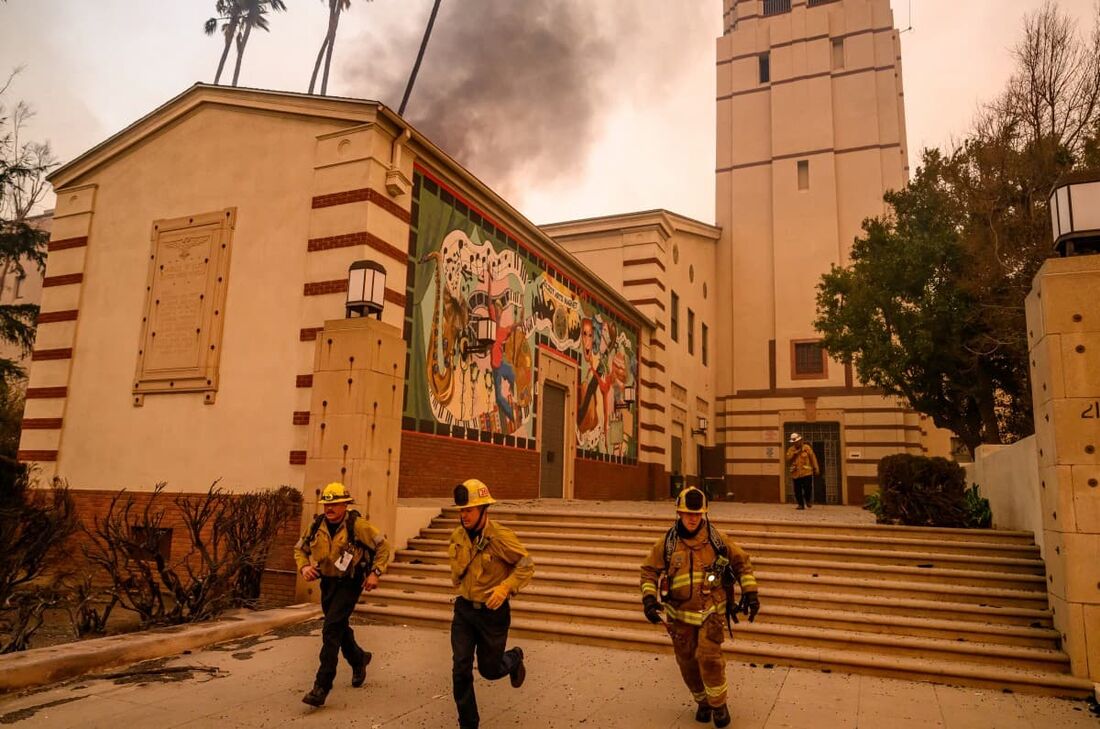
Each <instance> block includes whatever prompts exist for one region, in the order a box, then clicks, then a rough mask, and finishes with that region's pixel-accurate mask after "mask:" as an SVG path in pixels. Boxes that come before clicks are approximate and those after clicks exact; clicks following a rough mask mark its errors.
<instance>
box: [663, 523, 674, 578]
mask: <svg viewBox="0 0 1100 729" xmlns="http://www.w3.org/2000/svg"><path fill="white" fill-rule="evenodd" d="M676 542H677V537H676V527H675V526H673V527H672V528H671V529H669V530H668V531H667V532H665V572H668V565H669V563H670V562H671V561H672V553H673V552H675V551H676Z"/></svg>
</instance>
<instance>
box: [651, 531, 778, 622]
mask: <svg viewBox="0 0 1100 729" xmlns="http://www.w3.org/2000/svg"><path fill="white" fill-rule="evenodd" d="M708 528H710V529H714V532H715V534H717V535H719V537H720V538H721V539H722V540H723V542H725V545H726V557H727V558H728V559H729V561H730V565H731V566H732V567H733V573H734V575H735V577H736V579H737V581H738V582H740V583H741V590H742V591H743V592H756V577H755V576H754V575H753V572H752V561H751V560H750V559H749V555H748V552H746V551H745V550H743V549H741V547H739V546H737V544H735V543H734V542H733V540H731V539H729V538H728V537H727V536H726V535H724V534H721V532H719V531H718V529H717V528H715V527H711V526H710V524H709V522H703V524H702V526H701V527H700V529H699V532H698V533H697V534H696V535H695V536H694V537H691V538H688V539H683V538H677V540H676V546H675V549H673V551H672V554H671V555H670V557H669V560H668V573H667V580H668V591H669V594H668V599H667V600H666V602H665V614H666V615H667V616H668V617H669V618H670V619H672V620H678V621H680V622H684V623H691V624H692V625H701V624H702V623H703V621H704V620H705V619H706V618H707V616H708V615H711V614H714V613H719V614H725V604H726V592H725V590H723V589H722V585H721V578H720V576H719V578H718V579H717V580H715V581H714V582H713V583H711V584H710V585H709V586H708V585H706V584H705V583H704V580H705V579H706V570H707V568H708V567H710V566H711V565H712V564H714V560H715V559H716V557H717V554H716V553H715V549H714V546H713V545H712V544H711V542H710V539H709V538H708V536H707V529H708ZM664 571H665V537H664V536H662V537H661V538H660V539H659V540H658V541H657V543H656V544H654V545H653V548H652V549H651V550H649V555H648V556H647V557H646V559H645V562H643V563H642V579H641V589H642V597H643V598H644V597H645V596H646V595H653V596H654V597H656V598H657V599H660V595H659V594H658V592H657V585H658V582H659V579H660V576H661V573H662V572H664Z"/></svg>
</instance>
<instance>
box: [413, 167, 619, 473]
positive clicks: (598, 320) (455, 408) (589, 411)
mask: <svg viewBox="0 0 1100 729" xmlns="http://www.w3.org/2000/svg"><path fill="white" fill-rule="evenodd" d="M417 177H418V179H417V185H416V195H415V202H414V213H415V221H414V225H415V231H416V232H415V235H416V245H415V283H414V295H413V297H412V299H411V307H410V308H411V314H412V317H411V318H412V322H411V325H412V342H410V349H411V353H412V360H411V362H410V365H409V374H408V379H409V389H408V395H407V397H406V405H405V410H406V412H405V415H406V417H410V418H415V419H417V420H418V421H424V420H429V421H434V422H436V423H441V424H443V425H444V426H450V427H452V428H454V427H458V428H467V429H472V430H475V431H479V432H481V433H492V434H501V435H504V436H511V437H514V438H516V439H517V442H521V443H523V444H524V445H527V446H528V447H533V445H534V438H535V434H536V423H535V420H536V417H535V413H534V409H533V404H534V394H535V380H536V373H535V371H534V367H535V361H536V358H535V353H536V350H537V349H538V347H539V346H540V345H542V346H546V347H550V348H552V349H554V350H556V351H558V352H560V353H562V354H564V355H565V356H567V357H568V358H570V359H572V360H574V361H575V362H577V363H578V372H579V382H578V390H577V397H576V399H575V401H576V403H577V446H578V448H579V449H580V450H581V451H582V452H584V451H589V452H596V453H600V454H604V455H614V456H623V457H626V458H635V457H636V456H637V442H636V440H635V428H634V410H633V408H634V405H633V403H631V404H629V406H627V405H626V404H624V403H623V389H624V388H625V387H627V386H628V385H633V384H634V380H635V376H636V373H637V351H638V346H637V333H636V332H635V331H633V330H631V329H629V328H627V327H625V326H623V325H622V324H621V323H620V322H619V321H618V320H617V319H616V318H615V317H612V316H611V315H610V314H609V313H608V312H607V311H606V310H604V309H603V308H602V307H601V306H599V305H597V304H595V303H593V302H591V301H590V300H588V299H587V297H585V296H583V295H582V294H580V293H579V292H578V291H575V290H573V289H572V288H571V287H570V286H569V285H568V284H566V283H564V282H562V281H561V280H558V278H555V277H554V276H553V275H552V274H551V273H550V272H548V271H547V270H545V269H544V267H543V266H540V265H539V259H538V258H537V257H536V256H535V255H533V254H531V253H530V252H529V251H528V250H527V249H526V248H524V247H523V246H521V245H520V244H519V243H518V242H517V241H515V240H514V239H511V238H509V237H508V236H506V235H505V234H504V233H503V232H502V231H500V230H499V229H498V228H496V227H495V226H494V225H493V224H492V223H491V222H489V221H487V220H485V219H484V218H483V217H482V216H481V215H480V214H478V213H477V211H475V210H471V209H470V208H469V207H467V206H466V205H465V204H463V203H462V202H461V201H460V200H456V199H455V198H454V197H453V196H452V195H451V194H450V193H448V192H447V191H446V190H445V189H441V188H440V186H439V185H438V184H436V183H435V182H434V181H432V180H431V179H429V178H425V177H423V176H421V175H419V174H418V176H417ZM616 404H618V407H616ZM524 439H529V440H528V441H525V440H524Z"/></svg>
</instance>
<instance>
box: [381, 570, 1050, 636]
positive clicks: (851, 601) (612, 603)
mask: <svg viewBox="0 0 1100 729" xmlns="http://www.w3.org/2000/svg"><path fill="white" fill-rule="evenodd" d="M399 565H400V563H395V566H399ZM418 567H419V566H418ZM407 572H408V571H407V570H406V571H402V570H400V569H391V571H390V572H388V573H387V575H386V577H385V584H386V585H389V586H392V587H393V588H394V589H402V590H412V591H427V592H440V593H444V594H447V595H451V594H453V593H454V586H453V585H452V584H451V580H450V576H449V573H446V574H444V573H442V572H437V573H434V574H433V573H430V572H419V571H415V572H412V573H411V574H409V573H407ZM760 594H761V597H762V599H765V600H767V604H768V606H769V608H770V607H771V606H786V607H791V608H805V609H811V610H820V611H826V612H835V611H836V610H838V606H843V610H844V611H846V612H848V613H852V614H853V615H855V616H857V617H858V618H860V619H861V620H868V621H878V622H881V623H882V624H884V625H888V624H890V621H892V620H893V619H894V618H902V619H928V620H933V621H953V622H956V623H958V624H959V625H960V626H962V627H960V629H961V630H966V629H969V628H967V627H965V626H971V625H973V624H977V625H978V626H982V627H986V626H988V627H989V628H996V627H998V626H1001V627H1006V628H1012V629H1013V630H1018V631H1025V632H1028V633H1029V632H1030V631H1031V630H1035V629H1039V630H1042V631H1046V630H1051V624H1052V619H1051V614H1050V611H1049V610H1035V609H1028V608H1014V607H992V606H989V605H979V604H971V603H962V602H947V601H944V600H935V601H933V600H918V599H905V598H891V597H876V596H873V595H865V594H860V593H852V594H847V595H846V594H839V593H829V592H809V591H806V590H785V589H780V588H776V587H775V586H774V585H763V586H761V588H760ZM522 597H523V598H525V599H531V600H546V601H548V602H557V603H560V604H565V605H591V606H593V607H611V608H614V607H620V606H622V605H637V604H638V602H639V600H640V596H639V590H638V584H637V582H634V583H628V584H617V585H616V584H607V583H605V582H604V581H602V580H599V579H596V578H592V577H579V578H575V579H573V580H572V581H571V585H570V586H568V587H555V586H547V585H546V584H544V580H542V579H541V575H539V576H536V579H535V580H534V581H533V582H532V583H531V584H530V585H528V586H527V588H525V589H524V591H523V594H522ZM979 629H980V628H979Z"/></svg>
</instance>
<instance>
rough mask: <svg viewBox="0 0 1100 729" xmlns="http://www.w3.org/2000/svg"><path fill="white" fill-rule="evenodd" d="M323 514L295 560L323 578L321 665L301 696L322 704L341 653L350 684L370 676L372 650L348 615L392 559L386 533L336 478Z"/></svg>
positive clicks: (304, 571)
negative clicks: (365, 645)
mask: <svg viewBox="0 0 1100 729" xmlns="http://www.w3.org/2000/svg"><path fill="white" fill-rule="evenodd" d="M320 501H321V506H322V507H323V508H324V513H322V514H318V515H317V517H316V518H315V519H314V520H313V523H312V524H311V525H310V527H309V529H308V530H306V533H305V534H304V535H302V538H301V539H299V540H298V543H297V544H295V545H294V561H295V562H297V564H298V572H299V573H300V574H301V575H302V577H303V578H304V579H305V580H306V581H307V582H313V581H314V580H317V579H320V580H321V610H322V611H323V612H324V615H325V623H324V627H323V628H322V629H321V661H320V663H321V665H320V667H319V668H318V669H317V677H316V679H315V680H314V683H313V688H312V689H311V690H310V691H309V693H307V694H306V695H305V696H303V697H302V701H303V702H304V703H307V704H309V705H310V706H321V705H322V704H324V703H325V698H326V697H327V696H328V693H329V691H331V690H332V682H333V679H335V678H336V665H337V663H339V659H340V654H341V653H342V654H343V655H344V659H345V660H346V661H347V662H348V664H350V665H351V685H352V686H355V687H356V688H358V687H359V686H362V685H363V682H364V681H366V680H367V664H368V663H370V659H371V654H370V651H365V650H363V649H362V648H360V647H359V645H358V644H357V643H356V642H355V634H354V633H353V632H352V629H351V624H350V619H351V613H352V611H353V610H354V609H355V605H356V603H357V602H359V595H360V593H362V592H363V590H364V589H366V590H367V591H368V592H369V591H371V590H373V589H374V588H376V587H378V579H379V578H380V577H381V576H382V573H383V572H385V571H386V565H387V564H389V560H390V545H389V543H388V542H387V541H386V538H385V536H383V535H382V532H380V531H378V529H377V528H376V527H375V526H374V525H373V524H371V523H370V522H368V521H367V520H366V519H364V518H363V517H361V516H360V515H359V512H357V511H354V510H351V509H349V508H348V504H350V503H351V502H352V498H351V494H350V493H348V490H347V488H346V487H345V486H344V484H342V483H338V482H333V483H330V484H329V485H328V486H325V489H324V491H322V492H321V499H320Z"/></svg>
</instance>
